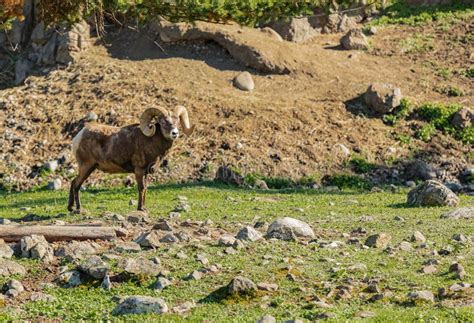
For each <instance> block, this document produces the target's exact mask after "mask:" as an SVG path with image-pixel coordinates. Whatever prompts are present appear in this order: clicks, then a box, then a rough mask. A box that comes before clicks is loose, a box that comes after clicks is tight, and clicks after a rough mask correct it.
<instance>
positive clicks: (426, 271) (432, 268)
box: [421, 265, 437, 275]
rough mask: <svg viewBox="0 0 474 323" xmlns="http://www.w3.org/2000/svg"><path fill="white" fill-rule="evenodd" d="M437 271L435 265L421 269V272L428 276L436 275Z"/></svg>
mask: <svg viewBox="0 0 474 323" xmlns="http://www.w3.org/2000/svg"><path fill="white" fill-rule="evenodd" d="M436 271H437V269H436V267H435V266H433V265H427V266H423V268H421V272H422V273H423V274H427V275H429V274H434V273H435V272H436Z"/></svg>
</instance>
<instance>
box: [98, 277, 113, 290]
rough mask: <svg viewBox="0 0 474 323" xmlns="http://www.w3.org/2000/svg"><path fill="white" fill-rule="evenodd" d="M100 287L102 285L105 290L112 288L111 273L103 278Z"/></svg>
mask: <svg viewBox="0 0 474 323" xmlns="http://www.w3.org/2000/svg"><path fill="white" fill-rule="evenodd" d="M100 287H102V288H103V289H105V290H110V289H112V283H111V282H110V277H109V275H105V276H104V279H102V283H101V284H100Z"/></svg>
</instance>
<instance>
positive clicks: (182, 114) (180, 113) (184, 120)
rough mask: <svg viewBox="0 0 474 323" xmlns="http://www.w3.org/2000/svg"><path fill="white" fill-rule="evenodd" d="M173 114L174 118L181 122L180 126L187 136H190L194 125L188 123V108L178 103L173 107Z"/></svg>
mask: <svg viewBox="0 0 474 323" xmlns="http://www.w3.org/2000/svg"><path fill="white" fill-rule="evenodd" d="M174 115H175V117H176V118H179V121H180V123H181V127H183V132H184V133H185V134H186V135H187V136H190V135H191V134H192V133H193V131H194V125H193V126H191V125H190V123H189V116H188V110H186V108H185V107H183V106H182V105H178V106H177V107H176V108H175V109H174Z"/></svg>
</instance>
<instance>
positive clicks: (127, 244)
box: [115, 241, 142, 252]
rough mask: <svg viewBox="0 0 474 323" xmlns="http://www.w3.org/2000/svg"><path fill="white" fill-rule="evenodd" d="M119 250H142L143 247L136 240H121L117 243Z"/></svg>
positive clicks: (116, 248) (116, 246)
mask: <svg viewBox="0 0 474 323" xmlns="http://www.w3.org/2000/svg"><path fill="white" fill-rule="evenodd" d="M115 250H116V251H117V252H140V251H142V248H140V245H139V244H138V243H136V242H134V241H119V242H117V243H116V244H115Z"/></svg>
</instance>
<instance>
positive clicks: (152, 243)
mask: <svg viewBox="0 0 474 323" xmlns="http://www.w3.org/2000/svg"><path fill="white" fill-rule="evenodd" d="M135 242H136V243H138V244H139V245H140V246H142V247H148V248H157V247H159V246H160V245H161V243H160V236H159V235H158V233H157V232H156V231H153V230H152V231H150V232H146V233H143V234H141V235H140V236H139V237H138V238H137V239H136V240H135Z"/></svg>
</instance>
